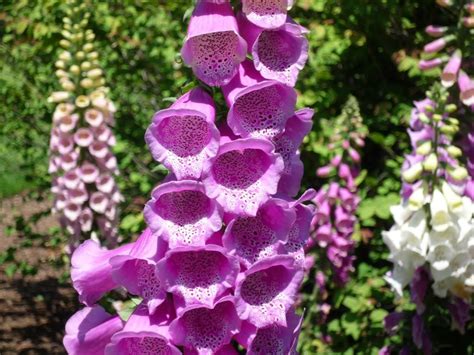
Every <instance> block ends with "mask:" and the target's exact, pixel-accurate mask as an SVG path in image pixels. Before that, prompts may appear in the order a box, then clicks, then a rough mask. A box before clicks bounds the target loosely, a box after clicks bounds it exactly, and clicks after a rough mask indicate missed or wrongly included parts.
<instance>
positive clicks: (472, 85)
mask: <svg viewBox="0 0 474 355" xmlns="http://www.w3.org/2000/svg"><path fill="white" fill-rule="evenodd" d="M458 86H459V91H460V94H459V95H460V99H461V101H462V103H463V104H464V105H466V106H472V105H474V81H473V80H472V79H471V78H470V77H469V75H467V74H466V73H465V72H464V71H462V70H461V71H460V72H459V78H458Z"/></svg>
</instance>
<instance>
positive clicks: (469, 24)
mask: <svg viewBox="0 0 474 355" xmlns="http://www.w3.org/2000/svg"><path fill="white" fill-rule="evenodd" d="M462 23H463V25H464V27H466V28H474V17H473V16H470V17H464V18H463V19H462Z"/></svg>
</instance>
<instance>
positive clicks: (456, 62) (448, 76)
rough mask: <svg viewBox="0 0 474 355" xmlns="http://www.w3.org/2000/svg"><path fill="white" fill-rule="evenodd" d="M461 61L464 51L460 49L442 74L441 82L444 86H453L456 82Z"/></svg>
mask: <svg viewBox="0 0 474 355" xmlns="http://www.w3.org/2000/svg"><path fill="white" fill-rule="evenodd" d="M461 61H462V53H461V51H460V50H456V51H455V52H454V53H453V55H452V56H451V58H450V59H449V62H448V64H446V67H445V68H444V69H443V73H442V74H441V84H443V86H444V87H446V88H448V87H451V86H453V84H454V83H455V82H456V79H457V77H458V72H459V69H460V68H461Z"/></svg>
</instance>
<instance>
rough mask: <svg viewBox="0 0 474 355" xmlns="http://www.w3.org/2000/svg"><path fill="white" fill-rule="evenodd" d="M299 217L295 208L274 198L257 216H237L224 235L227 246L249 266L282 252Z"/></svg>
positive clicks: (261, 208) (225, 245) (223, 238)
mask: <svg viewBox="0 0 474 355" xmlns="http://www.w3.org/2000/svg"><path fill="white" fill-rule="evenodd" d="M295 218H296V214H295V211H294V210H292V209H290V208H289V206H288V203H286V202H285V201H283V200H278V199H270V200H268V201H267V202H266V203H265V204H264V205H262V207H260V209H259V210H258V212H257V215H256V216H255V217H237V218H235V219H233V220H232V221H231V222H230V223H229V224H228V225H227V228H226V231H225V233H224V235H223V237H222V242H223V245H224V247H225V248H226V249H227V250H229V251H230V253H231V254H234V255H237V256H238V257H239V260H240V261H241V263H242V264H243V265H244V266H245V267H246V268H249V267H250V266H251V265H252V264H254V263H255V262H257V261H259V260H263V259H266V258H268V257H271V256H275V255H277V254H278V253H279V249H280V248H281V245H282V244H283V243H285V242H286V241H287V238H288V233H289V231H290V228H291V227H292V225H293V223H294V221H295Z"/></svg>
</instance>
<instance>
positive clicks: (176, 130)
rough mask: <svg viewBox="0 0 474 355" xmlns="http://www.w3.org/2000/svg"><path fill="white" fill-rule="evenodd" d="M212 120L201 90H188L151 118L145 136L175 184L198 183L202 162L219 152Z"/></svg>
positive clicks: (210, 104)
mask: <svg viewBox="0 0 474 355" xmlns="http://www.w3.org/2000/svg"><path fill="white" fill-rule="evenodd" d="M214 120H215V108H214V102H213V100H212V98H211V97H210V96H209V95H208V94H207V93H206V92H205V91H204V90H202V89H200V88H196V89H193V90H191V91H190V92H188V93H187V94H185V95H183V96H182V97H180V98H179V99H178V101H176V102H175V103H174V104H173V105H172V106H171V107H170V108H169V109H165V110H161V111H159V112H157V113H156V114H155V116H154V117H153V122H152V124H151V125H150V126H149V127H148V129H147V131H146V134H145V140H146V142H147V144H148V146H149V148H150V151H151V154H152V155H153V158H154V159H155V160H157V161H159V162H161V163H162V164H163V165H164V166H165V167H166V168H168V169H169V170H171V171H172V172H173V173H174V174H175V176H176V178H177V179H178V180H183V179H199V178H200V177H201V173H202V169H203V164H204V161H206V160H207V159H209V158H211V157H213V156H215V155H216V154H217V151H218V149H219V131H218V130H217V128H216V126H215V125H214Z"/></svg>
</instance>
